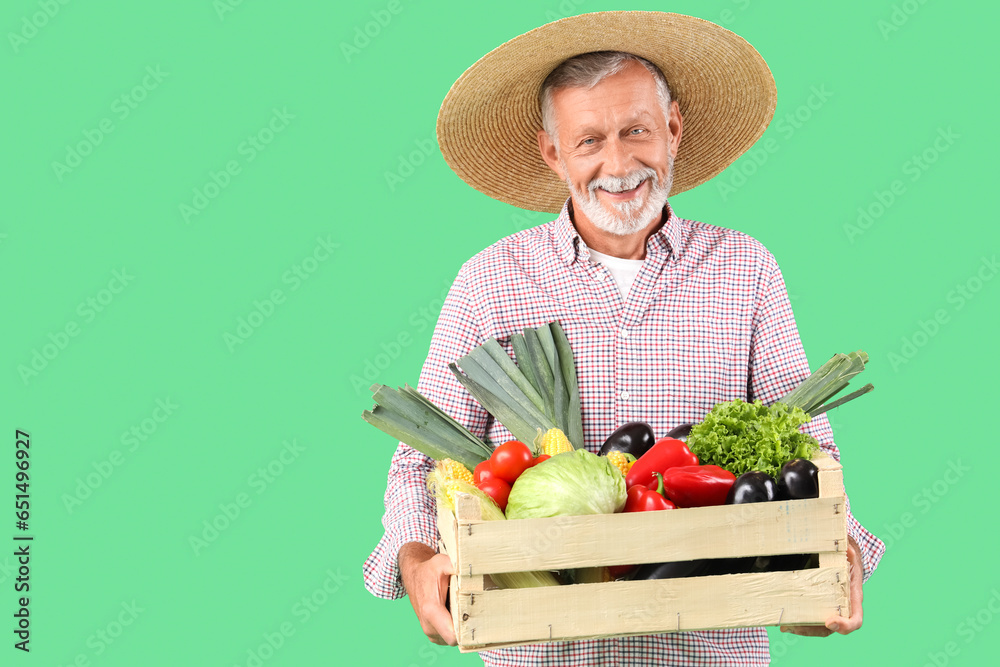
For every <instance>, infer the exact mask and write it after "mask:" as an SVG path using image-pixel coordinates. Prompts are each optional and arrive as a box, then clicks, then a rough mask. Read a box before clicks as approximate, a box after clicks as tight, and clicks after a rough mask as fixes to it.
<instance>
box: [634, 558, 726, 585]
mask: <svg viewBox="0 0 1000 667" xmlns="http://www.w3.org/2000/svg"><path fill="white" fill-rule="evenodd" d="M709 567H710V561H708V560H704V559H702V560H680V561H672V562H669V563H646V564H645V565H640V566H639V567H638V568H636V569H635V571H633V572H632V573H631V574H630V575H629V577H628V578H629V579H632V580H635V581H645V580H648V579H680V578H682V577H699V576H702V575H704V574H709Z"/></svg>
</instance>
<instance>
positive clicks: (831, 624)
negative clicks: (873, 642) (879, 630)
mask: <svg viewBox="0 0 1000 667" xmlns="http://www.w3.org/2000/svg"><path fill="white" fill-rule="evenodd" d="M826 627H827V628H828V629H829V630H830V631H831V632H837V633H840V634H842V635H849V634H850V633H852V632H854V631H855V630H857V629H858V628H860V627H861V617H860V616H855V615H852V616H851V617H850V618H844V617H843V616H831V617H830V618H828V619H827V621H826Z"/></svg>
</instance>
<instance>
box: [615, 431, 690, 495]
mask: <svg viewBox="0 0 1000 667" xmlns="http://www.w3.org/2000/svg"><path fill="white" fill-rule="evenodd" d="M696 465H698V457H697V456H696V455H694V454H692V453H691V450H690V449H688V447H687V445H685V444H684V442H683V441H681V440H677V439H676V438H661V439H659V440H657V441H656V444H655V445H653V446H652V447H650V448H649V451H648V452H646V453H645V454H643V455H642V456H640V457H639V458H638V459H637V460H636V462H635V463H633V464H632V468H631V469H630V470H629V471H628V475H626V476H625V488H627V489H631V488H632V487H633V486H636V485H639V486H649V485H650V484H655V483H656V478H655V477H654V476H653V475H654V473H658V472H659V473H665V472H667V470H669V469H670V468H674V467H676V466H696ZM668 495H669V494H668Z"/></svg>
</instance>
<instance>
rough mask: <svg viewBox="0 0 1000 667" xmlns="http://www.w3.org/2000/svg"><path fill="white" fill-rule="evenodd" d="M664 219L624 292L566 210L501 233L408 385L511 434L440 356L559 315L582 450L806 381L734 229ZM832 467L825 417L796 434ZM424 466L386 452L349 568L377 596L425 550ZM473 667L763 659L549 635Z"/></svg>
mask: <svg viewBox="0 0 1000 667" xmlns="http://www.w3.org/2000/svg"><path fill="white" fill-rule="evenodd" d="M665 212H666V213H667V214H668V218H667V220H666V222H665V223H664V224H663V225H662V226H661V227H660V229H659V230H658V231H657V232H656V233H654V234H653V235H652V236H651V237H650V238H649V240H648V242H647V245H646V259H645V261H644V262H643V265H642V269H641V270H640V271H639V275H638V276H637V277H636V280H635V283H634V285H633V286H632V290H631V291H630V292H629V295H628V299H627V300H623V299H622V296H621V293H620V292H619V290H618V287H617V285H616V284H615V281H614V279H613V278H612V277H611V274H610V273H609V272H608V271H607V269H606V268H604V267H603V266H601V265H598V264H595V263H593V262H592V261H591V260H590V253H589V251H588V249H587V246H586V244H585V243H584V241H583V239H582V238H581V237H580V236H579V234H577V232H576V229H575V227H574V226H573V224H572V222H571V220H570V215H569V211H568V202H567V205H566V206H564V207H563V210H562V212H561V213H560V214H559V217H558V218H557V219H556V220H554V221H553V222H550V223H548V224H544V225H541V226H539V227H535V228H533V229H528V230H525V231H523V232H519V233H517V234H514V235H512V236H508V237H507V238H504V239H502V240H500V241H498V242H497V243H495V244H493V245H492V246H490V247H489V248H487V249H485V250H483V251H482V252H480V253H479V254H477V255H476V256H475V257H473V258H472V259H471V260H469V261H468V262H467V263H466V264H465V265H464V266H463V267H462V269H461V271H459V274H458V277H457V278H456V279H455V283H454V285H453V286H452V288H451V291H450V292H449V294H448V297H447V299H446V300H445V303H444V306H443V308H442V309H441V315H440V317H439V319H438V323H437V327H436V328H435V330H434V336H433V338H432V340H431V346H430V351H429V352H428V355H427V361H426V362H425V363H424V367H423V371H422V372H421V374H420V382H419V384H418V388H419V389H420V391H421V392H422V393H424V395H426V396H427V397H428V398H429V399H430V400H432V401H433V402H434V403H435V404H436V405H438V406H440V407H441V408H442V409H443V410H444V411H445V412H447V413H449V414H450V415H452V416H453V417H454V418H455V419H457V420H458V421H459V422H461V423H463V424H464V425H465V426H467V427H468V428H469V430H470V431H472V433H474V434H475V435H477V436H480V437H482V436H488V437H489V438H490V440H491V441H493V442H504V441H505V440H509V439H511V436H510V433H509V432H508V431H507V430H506V429H505V428H504V427H503V426H502V425H501V424H500V423H499V422H497V421H495V420H493V418H492V417H490V416H489V415H488V414H487V412H486V411H485V410H483V408H482V407H481V406H480V405H479V404H478V403H477V402H476V401H475V399H473V398H472V396H470V395H469V394H468V393H467V392H466V391H465V390H464V389H463V388H462V386H461V385H460V384H459V383H458V381H457V380H456V379H455V378H454V377H453V376H452V374H451V372H450V371H449V370H448V363H449V362H452V361H455V360H456V359H458V358H459V357H462V356H464V355H465V354H467V353H468V352H469V350H471V349H472V348H474V347H476V346H477V345H480V344H481V343H483V342H484V341H486V340H487V339H488V338H491V337H495V338H497V339H498V340H499V341H500V342H501V343H503V344H505V347H506V349H507V351H508V353H511V347H510V343H509V340H510V339H509V336H510V334H511V333H513V332H517V331H520V330H522V329H524V328H525V327H537V326H540V325H542V324H544V323H546V322H550V321H552V320H559V322H560V323H561V324H562V326H563V328H564V329H565V331H566V335H567V337H568V338H569V341H570V344H571V345H572V348H573V355H574V358H575V360H576V366H577V376H578V381H579V385H580V397H581V404H582V409H583V430H584V438H585V440H586V446H587V449H589V450H590V451H592V452H595V453H596V452H597V451H598V450H599V449H600V447H601V445H602V444H603V442H604V440H605V438H607V436H608V435H610V434H611V432H612V431H614V430H615V429H616V428H617V427H618V426H619V425H621V424H623V423H625V422H629V421H645V422H647V423H649V424H650V425H651V426H652V427H653V431H654V432H655V433H660V434H662V433H665V432H666V431H667V430H669V429H671V428H673V427H674V426H677V425H678V424H683V423H685V422H698V421H700V420H701V419H702V418H703V417H704V415H705V414H706V413H707V412H708V411H709V410H710V409H711V408H712V406H713V405H715V404H716V403H718V402H721V401H729V400H733V399H736V398H740V399H744V400H753V399H757V398H759V399H761V400H762V401H763V402H764V403H765V404H770V403H772V402H774V401H775V400H777V399H778V398H779V397H780V396H782V395H783V394H785V393H786V392H787V391H788V390H790V389H791V388H792V387H794V386H795V385H797V384H798V383H799V382H801V381H802V380H803V379H805V378H806V377H807V376H808V375H809V363H808V361H807V359H806V355H805V352H804V351H803V349H802V343H801V341H800V340H799V334H798V330H797V329H796V326H795V319H794V317H793V315H792V309H791V306H790V305H789V302H788V295H787V292H786V290H785V283H784V280H783V279H782V276H781V271H780V270H779V268H778V264H777V262H776V261H775V259H774V257H773V256H772V255H771V253H770V252H768V251H767V249H766V248H764V246H763V245H761V243H760V242H759V241H757V240H755V239H753V238H751V237H749V236H747V235H746V234H743V233H741V232H738V231H734V230H730V229H724V228H722V227H716V226H713V225H708V224H704V223H701V222H695V221H692V220H684V219H681V218H678V217H677V216H675V215H674V214H673V211H672V210H671V208H670V206H669V205H668V206H667V207H666V208H665ZM803 430H804V431H806V432H808V433H810V434H811V435H813V436H814V437H815V438H816V439H817V440H818V441H819V442H820V445H821V447H822V448H823V449H824V450H825V451H826V452H828V453H829V454H830V455H831V456H833V457H834V458H835V459H838V460H839V459H840V453H839V451H838V450H837V447H836V445H835V444H834V442H833V433H832V431H831V430H830V424H829V422H828V421H827V419H826V416H825V415H820V416H818V417H816V418H814V419H813V420H812V421H810V422H809V424H808V425H806V426H805V427H804V428H803ZM431 466H432V461H431V460H430V459H429V458H427V457H426V456H424V455H423V454H421V453H419V452H417V451H415V450H413V449H412V448H410V447H409V446H407V445H405V444H400V445H399V447H398V449H397V450H396V453H395V455H394V456H393V459H392V464H391V466H390V468H389V483H388V486H387V489H386V493H385V507H386V511H385V515H384V517H383V519H382V522H383V524H384V526H385V535H384V536H383V538H382V540H381V541H380V542H379V544H378V546H377V547H376V548H375V551H374V552H373V553H372V554H371V556H370V557H369V558H368V560H367V561H366V562H365V564H364V580H365V586H366V587H367V588H368V590H369V591H371V593H373V594H374V595H377V596H379V597H383V598H399V597H402V596H403V595H405V594H406V591H405V589H404V588H403V586H402V582H401V580H400V577H399V568H398V567H397V563H396V557H397V554H398V552H399V548H400V547H401V546H402V545H403V544H405V543H406V542H411V541H418V542H423V543H425V544H428V545H431V546H434V545H436V544H437V539H438V532H437V525H436V516H437V515H436V510H435V507H434V501H433V499H432V498H431V496H430V495H429V494H428V493H427V490H426V487H425V485H424V479H425V477H426V475H427V472H428V471H429V470H430V469H431ZM846 505H847V526H848V528H847V530H848V533H849V534H850V535H851V536H852V537H853V538H854V539H855V540H856V541H857V543H858V545H859V546H860V547H861V552H862V559H863V562H864V569H865V580H867V579H868V577H869V576H871V574H872V572H873V571H874V569H875V567H876V566H877V565H878V562H879V560H880V558H881V557H882V554H883V553H884V551H885V545H884V544H883V543H882V542H881V541H879V540H878V538H876V537H875V536H874V535H872V534H871V533H869V532H868V531H867V530H865V529H864V528H863V527H862V526H861V525H860V524H859V523H858V522H857V521H856V520H855V519H854V516H853V515H852V514H851V512H850V503H849V502H848V503H846ZM480 655H481V656H482V658H483V660H484V661H485V663H486V664H487V665H516V666H518V667H524V666H527V665H592V664H602V665H612V664H614V665H653V664H662V665H682V664H684V665H687V664H690V665H694V664H712V665H722V664H726V665H766V664H768V663H769V662H770V655H769V651H768V638H767V633H766V631H765V630H764V629H763V628H747V629H735V630H715V631H701V632H682V633H672V634H661V635H647V636H642V637H628V638H615V639H600V640H587V641H578V642H555V643H548V644H536V645H532V646H526V647H519V648H508V649H500V650H496V651H485V652H482V653H481V654H480Z"/></svg>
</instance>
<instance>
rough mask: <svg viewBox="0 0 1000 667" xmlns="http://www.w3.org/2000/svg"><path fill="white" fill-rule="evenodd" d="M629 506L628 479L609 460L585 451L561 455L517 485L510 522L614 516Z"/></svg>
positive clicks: (531, 470)
mask: <svg viewBox="0 0 1000 667" xmlns="http://www.w3.org/2000/svg"><path fill="white" fill-rule="evenodd" d="M623 507H625V477H624V476H623V475H622V474H621V472H620V471H619V470H618V468H616V467H615V466H614V465H613V464H612V463H611V462H610V461H608V459H607V457H604V456H597V455H595V454H591V453H590V452H588V451H587V450H585V449H575V450H573V451H571V452H563V453H562V454H557V455H555V456H553V457H552V458H550V459H547V460H545V461H542V462H541V463H539V464H538V465H536V466H533V467H531V468H528V469H527V470H525V471H524V472H523V473H521V476H520V477H518V478H517V481H516V482H514V486H513V487H512V488H511V490H510V497H509V498H508V500H507V510H506V514H507V518H508V519H538V518H542V517H550V516H575V515H581V514H613V513H615V512H619V511H621V509H622V508H623Z"/></svg>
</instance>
